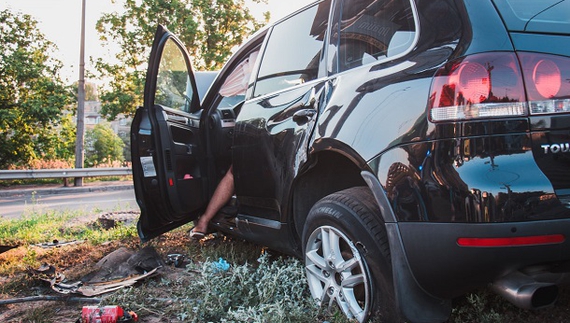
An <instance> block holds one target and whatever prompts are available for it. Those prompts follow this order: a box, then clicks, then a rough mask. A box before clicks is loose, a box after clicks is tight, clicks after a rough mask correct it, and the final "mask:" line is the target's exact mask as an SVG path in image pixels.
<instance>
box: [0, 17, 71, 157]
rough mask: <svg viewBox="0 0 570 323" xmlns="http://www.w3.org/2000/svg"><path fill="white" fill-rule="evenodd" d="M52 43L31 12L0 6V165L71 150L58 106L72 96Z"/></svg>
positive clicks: (66, 153)
mask: <svg viewBox="0 0 570 323" xmlns="http://www.w3.org/2000/svg"><path fill="white" fill-rule="evenodd" d="M54 49H55V45H54V44H53V43H52V42H50V41H49V40H47V39H46V38H45V36H44V35H43V34H42V33H41V32H40V31H39V29H38V27H37V22H36V21H35V20H34V19H33V18H32V17H31V16H29V15H25V14H21V13H14V12H12V11H10V10H9V9H5V10H2V11H0V168H7V167H8V166H9V165H13V164H20V165H26V164H28V163H29V162H30V161H32V160H34V159H39V158H67V157H68V156H69V153H70V152H72V151H73V145H74V144H73V141H71V143H70V142H69V140H68V139H69V138H70V137H68V136H75V132H74V131H72V129H69V123H68V121H69V120H68V118H67V119H66V118H63V112H64V110H65V108H66V107H67V106H68V105H69V104H71V103H72V102H73V99H74V97H73V94H72V93H71V92H70V91H69V89H68V88H67V87H66V86H65V85H64V84H63V82H62V81H61V79H60V77H59V70H60V68H61V62H59V61H58V60H55V59H53V58H51V57H50V55H51V54H53V51H54ZM61 129H64V130H63V131H62V133H59V132H60V131H59V130H61Z"/></svg>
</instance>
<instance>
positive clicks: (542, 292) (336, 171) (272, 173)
mask: <svg viewBox="0 0 570 323" xmlns="http://www.w3.org/2000/svg"><path fill="white" fill-rule="evenodd" d="M568 13H570V1H568V0H566V1H559V0H537V1H531V0H457V1H455V0H390V1H388V0H324V1H317V2H315V3H314V4H312V5H309V6H307V7H305V8H304V9H302V10H299V11H297V12H295V13H293V14H292V15H290V16H288V17H286V18H284V19H282V20H280V21H278V22H276V23H275V24H272V25H271V26H269V27H267V28H265V29H263V30H261V31H260V32H258V33H257V34H256V35H255V36H254V37H252V38H251V40H249V41H248V42H247V43H245V44H244V45H243V46H242V47H241V48H240V49H239V50H238V51H237V52H236V54H235V55H233V57H232V58H231V59H230V60H229V61H228V62H227V64H226V65H225V67H224V68H223V69H222V70H221V71H220V73H219V74H218V75H217V77H216V79H215V80H214V81H213V83H212V86H211V87H210V90H209V91H208V93H207V95H206V96H205V98H204V99H203V100H202V101H201V103H200V100H199V98H198V97H197V94H196V93H197V90H196V85H195V81H194V77H193V72H192V68H191V62H190V59H189V57H188V54H187V53H186V52H185V50H184V46H182V44H181V43H180V41H179V40H178V39H177V38H176V37H175V36H174V35H172V34H170V33H169V32H168V31H167V30H166V29H165V28H163V27H159V28H158V30H157V34H156V39H155V42H154V45H153V49H152V54H151V58H150V63H149V68H148V74H147V80H146V87H145V103H144V107H142V108H140V109H139V110H138V111H137V113H136V116H135V119H134V122H133V126H132V156H133V174H134V182H135V191H136V196H137V201H138V203H139V205H140V208H141V217H140V220H139V223H138V229H139V234H140V237H141V239H142V240H143V241H148V240H149V239H152V238H153V237H156V236H158V235H160V234H162V233H164V232H166V231H168V230H171V229H173V228H176V227H178V226H180V225H182V224H184V223H187V222H189V221H192V220H194V219H196V218H197V217H198V216H199V215H200V214H201V213H202V212H203V210H204V208H205V206H206V205H207V203H208V200H209V198H210V197H211V195H212V193H213V191H214V189H215V187H216V185H217V183H218V182H219V180H220V179H221V178H222V177H223V175H224V173H225V172H226V171H227V170H228V168H229V167H230V165H233V173H234V182H235V197H234V198H233V200H232V202H231V207H228V208H226V209H224V210H222V212H220V214H219V215H218V217H217V218H215V219H214V220H213V221H212V222H211V227H212V229H217V230H220V231H223V232H225V233H227V234H231V235H234V236H237V237H243V238H245V239H248V240H250V241H253V242H256V243H259V244H263V245H266V246H268V247H270V248H273V249H276V250H279V251H282V252H285V253H288V254H291V255H295V256H297V257H300V258H302V259H304V261H305V265H306V271H307V280H308V284H309V289H310V291H311V293H312V296H313V297H314V298H315V299H316V300H317V301H318V302H320V303H321V304H325V305H329V306H331V305H334V304H336V305H338V306H339V308H340V309H341V310H342V312H343V313H344V314H345V315H346V316H347V317H349V318H355V319H356V320H357V321H358V322H365V321H367V320H369V319H371V318H381V319H382V320H384V321H386V322H396V321H400V320H402V319H404V318H405V319H407V320H408V321H412V322H441V321H445V320H446V319H447V318H448V316H449V314H450V311H451V299H453V298H454V297H457V296H459V295H462V294H464V293H466V292H468V291H470V290H473V289H475V288H478V287H482V286H486V285H489V284H490V285H491V286H493V288H494V290H496V291H497V292H498V293H499V294H501V295H503V296H504V297H506V298H507V299H509V300H510V301H511V302H513V303H515V304H516V305H518V306H520V307H523V308H540V307H544V306H548V305H551V304H552V303H553V302H554V301H555V300H556V298H557V291H558V287H557V285H559V284H562V283H568V277H569V275H568V273H569V272H570V241H569V239H568V238H569V237H570V81H569V80H570V20H568Z"/></svg>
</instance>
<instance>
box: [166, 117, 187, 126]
mask: <svg viewBox="0 0 570 323" xmlns="http://www.w3.org/2000/svg"><path fill="white" fill-rule="evenodd" d="M168 121H171V122H178V123H182V124H184V125H188V124H189V120H188V118H186V117H179V116H173V115H169V116H168Z"/></svg>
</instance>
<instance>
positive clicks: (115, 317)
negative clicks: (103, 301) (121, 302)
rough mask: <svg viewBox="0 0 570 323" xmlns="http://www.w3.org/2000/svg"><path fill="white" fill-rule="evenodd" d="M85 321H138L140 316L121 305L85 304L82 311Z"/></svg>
mask: <svg viewBox="0 0 570 323" xmlns="http://www.w3.org/2000/svg"><path fill="white" fill-rule="evenodd" d="M81 318H82V322H83V323H117V322H136V321H138V316H137V315H136V314H135V313H134V312H132V311H129V312H127V313H126V315H125V311H124V310H123V309H122V308H121V307H120V306H103V307H99V306H83V311H82V313H81Z"/></svg>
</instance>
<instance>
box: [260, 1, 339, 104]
mask: <svg viewBox="0 0 570 323" xmlns="http://www.w3.org/2000/svg"><path fill="white" fill-rule="evenodd" d="M329 9H330V0H325V1H323V2H321V3H319V4H317V5H315V6H313V7H310V8H308V9H306V10H305V11H303V12H300V13H299V14H296V15H294V16H292V17H290V18H289V19H287V20H284V21H282V22H281V23H279V24H277V25H275V27H274V28H273V30H272V32H271V35H270V36H269V40H268V43H267V47H266V49H265V53H264V54H263V59H262V61H261V67H260V69H259V74H258V76H257V81H256V84H255V90H254V96H260V95H264V94H267V93H271V92H275V91H279V90H281V89H284V88H287V87H290V86H295V85H298V84H302V83H305V82H308V81H310V80H314V79H316V78H317V77H318V71H319V63H320V60H321V52H322V49H323V41H324V38H325V32H326V29H327V20H328V14H329Z"/></svg>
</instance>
